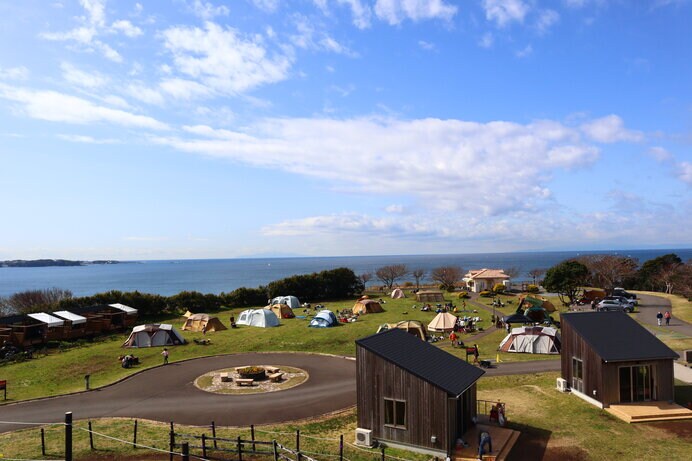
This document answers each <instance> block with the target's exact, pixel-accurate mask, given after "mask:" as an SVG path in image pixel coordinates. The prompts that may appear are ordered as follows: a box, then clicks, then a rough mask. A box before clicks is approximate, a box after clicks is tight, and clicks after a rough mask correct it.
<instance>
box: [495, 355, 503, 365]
mask: <svg viewBox="0 0 692 461" xmlns="http://www.w3.org/2000/svg"><path fill="white" fill-rule="evenodd" d="M500 362H502V360H500V354H499V353H498V354H497V355H496V356H495V363H500Z"/></svg>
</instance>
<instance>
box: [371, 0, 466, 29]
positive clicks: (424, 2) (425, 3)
mask: <svg viewBox="0 0 692 461" xmlns="http://www.w3.org/2000/svg"><path fill="white" fill-rule="evenodd" d="M456 13H457V7H456V6H454V5H450V4H448V3H446V2H445V1H444V0H377V2H376V3H375V14H376V15H377V17H378V18H380V19H382V20H383V21H386V22H388V23H389V24H391V25H396V24H400V23H401V22H403V21H404V20H406V19H410V20H411V21H421V20H426V19H443V20H450V19H452V18H453V17H454V15H456Z"/></svg>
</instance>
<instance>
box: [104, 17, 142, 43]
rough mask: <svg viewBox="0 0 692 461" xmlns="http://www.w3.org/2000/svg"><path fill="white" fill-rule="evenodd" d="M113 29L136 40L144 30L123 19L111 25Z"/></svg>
mask: <svg viewBox="0 0 692 461" xmlns="http://www.w3.org/2000/svg"><path fill="white" fill-rule="evenodd" d="M111 29H112V30H115V31H118V32H122V33H123V34H125V35H126V36H127V37H130V38H134V37H138V36H140V35H142V29H140V28H139V27H137V26H135V25H133V24H132V23H131V22H130V21H127V20H124V19H121V20H119V21H115V22H114V23H113V24H111Z"/></svg>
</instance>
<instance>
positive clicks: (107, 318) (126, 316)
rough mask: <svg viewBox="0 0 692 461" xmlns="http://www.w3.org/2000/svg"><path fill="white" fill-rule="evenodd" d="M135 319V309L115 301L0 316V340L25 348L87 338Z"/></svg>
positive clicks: (119, 327) (126, 324) (129, 323)
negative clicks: (52, 310)
mask: <svg viewBox="0 0 692 461" xmlns="http://www.w3.org/2000/svg"><path fill="white" fill-rule="evenodd" d="M136 321H137V309H134V308H132V307H129V306H125V305H124V304H119V303H116V304H98V305H94V306H88V307H78V308H73V309H71V310H69V311H67V310H62V311H56V312H50V313H47V312H39V313H33V314H18V315H12V316H8V317H0V344H11V345H13V346H16V347H22V348H25V347H31V346H35V345H40V344H44V343H46V342H48V341H67V340H73V339H79V338H87V337H90V336H96V335H99V334H103V333H109V332H111V331H118V330H123V329H126V328H130V327H132V326H133V325H135V323H136Z"/></svg>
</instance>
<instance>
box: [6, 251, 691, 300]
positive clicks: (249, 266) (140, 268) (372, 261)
mask: <svg viewBox="0 0 692 461" xmlns="http://www.w3.org/2000/svg"><path fill="white" fill-rule="evenodd" d="M588 253H590V252H575V251H560V252H545V253H543V252H541V253H538V252H536V253H484V254H461V255H415V256H410V255H409V256H354V257H330V258H261V259H203V260H180V261H138V262H133V263H128V264H113V265H94V266H79V267H39V268H10V267H2V268H0V296H8V295H11V294H12V293H16V292H18V291H24V290H29V289H41V288H50V287H59V288H64V289H69V290H71V291H72V292H73V293H74V295H75V296H86V295H92V294H94V293H100V292H104V291H108V290H122V291H134V290H139V291H142V292H146V293H158V294H162V295H172V294H176V293H179V292H180V291H183V290H195V291H200V292H203V293H220V292H222V291H226V292H228V291H232V290H234V289H235V288H238V287H242V286H245V287H256V286H259V285H264V284H267V283H269V282H271V281H273V280H277V279H280V278H283V277H288V276H290V275H294V274H309V273H312V272H319V271H322V270H325V269H334V268H336V267H344V266H345V267H349V268H351V269H353V271H354V272H355V273H356V274H361V273H364V272H375V270H377V269H378V268H379V267H381V266H384V265H387V264H406V265H407V266H408V267H409V269H417V268H421V269H425V270H426V271H427V273H428V274H429V273H430V270H431V269H433V268H435V267H440V266H447V265H456V266H460V267H462V268H463V269H464V270H470V269H481V268H484V267H488V268H508V267H513V266H514V267H517V268H519V270H520V271H521V275H520V277H519V279H524V280H529V279H530V277H529V276H528V274H527V272H528V271H530V270H531V269H535V268H543V269H545V268H549V267H551V266H553V265H555V264H557V263H559V262H560V261H562V260H564V259H567V258H570V257H574V256H578V255H580V254H581V255H583V254H588ZM591 253H598V254H602V253H611V254H619V255H624V256H631V257H633V258H637V259H638V260H639V261H640V263H641V262H644V261H646V260H648V259H652V258H655V257H657V256H661V255H664V254H667V253H676V254H677V255H678V256H680V258H681V259H682V260H683V261H687V260H688V259H691V258H692V249H682V250H629V251H611V252H604V251H598V252H591ZM374 282H375V281H374V280H373V281H372V283H374Z"/></svg>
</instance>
